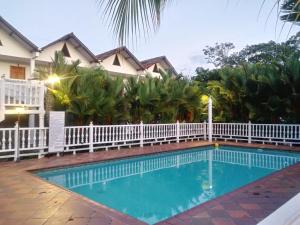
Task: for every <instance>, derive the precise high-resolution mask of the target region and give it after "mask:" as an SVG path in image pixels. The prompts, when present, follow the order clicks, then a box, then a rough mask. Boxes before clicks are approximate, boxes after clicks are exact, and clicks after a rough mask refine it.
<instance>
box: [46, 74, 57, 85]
mask: <svg viewBox="0 0 300 225" xmlns="http://www.w3.org/2000/svg"><path fill="white" fill-rule="evenodd" d="M59 81H60V77H59V76H57V74H51V75H49V77H48V79H47V80H46V81H45V82H46V83H47V84H51V85H53V84H55V83H59Z"/></svg>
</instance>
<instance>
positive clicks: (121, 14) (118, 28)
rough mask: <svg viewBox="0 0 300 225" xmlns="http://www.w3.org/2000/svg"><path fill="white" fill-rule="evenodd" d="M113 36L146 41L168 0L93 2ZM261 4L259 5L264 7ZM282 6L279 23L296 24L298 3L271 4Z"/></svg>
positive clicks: (295, 0)
mask: <svg viewBox="0 0 300 225" xmlns="http://www.w3.org/2000/svg"><path fill="white" fill-rule="evenodd" d="M96 1H97V2H98V5H99V7H100V8H101V9H102V11H103V14H104V17H106V19H107V20H108V21H109V26H110V27H111V29H112V31H113V33H114V34H115V35H116V37H117V38H118V40H119V43H120V44H121V45H122V44H124V43H126V42H128V40H131V41H134V40H137V38H140V37H147V36H148V34H149V33H150V32H153V31H156V30H157V29H158V28H159V26H160V22H161V15H162V13H163V11H164V9H165V6H166V5H167V4H168V3H170V2H172V0H143V1H141V0H96ZM264 2H265V1H263V2H262V4H264ZM280 3H282V7H281V11H282V13H283V15H282V16H281V17H280V18H281V19H282V20H283V21H287V22H293V23H295V22H299V20H300V14H299V0H274V6H276V5H277V4H278V5H279V4H280Z"/></svg>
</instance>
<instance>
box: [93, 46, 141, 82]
mask: <svg viewBox="0 0 300 225" xmlns="http://www.w3.org/2000/svg"><path fill="white" fill-rule="evenodd" d="M96 57H97V59H98V60H99V63H100V65H101V66H102V67H103V68H104V69H105V70H106V71H107V72H108V73H109V74H110V75H116V76H119V75H121V76H125V77H126V76H139V75H144V70H145V69H144V67H143V65H142V64H141V63H140V61H139V60H138V59H137V58H136V57H135V56H134V55H133V54H132V53H131V52H130V51H129V50H128V49H127V48H126V47H124V46H123V47H120V48H116V49H113V50H110V51H108V52H104V53H102V54H99V55H97V56H96Z"/></svg>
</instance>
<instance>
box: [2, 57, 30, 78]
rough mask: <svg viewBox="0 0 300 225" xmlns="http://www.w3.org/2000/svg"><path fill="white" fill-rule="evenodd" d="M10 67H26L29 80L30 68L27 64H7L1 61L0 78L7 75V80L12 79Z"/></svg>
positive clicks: (26, 75) (12, 62)
mask: <svg viewBox="0 0 300 225" xmlns="http://www.w3.org/2000/svg"><path fill="white" fill-rule="evenodd" d="M10 66H22V67H25V77H26V79H28V78H29V77H30V66H29V64H25V63H19V64H18V63H16V62H14V61H11V62H7V61H3V60H1V59H0V77H2V76H3V75H5V78H10Z"/></svg>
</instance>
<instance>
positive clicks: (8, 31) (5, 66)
mask: <svg viewBox="0 0 300 225" xmlns="http://www.w3.org/2000/svg"><path fill="white" fill-rule="evenodd" d="M38 55H39V48H38V47H37V46H36V45H35V44H33V43H32V42H31V41H30V40H28V39H27V38H26V37H25V36H23V35H22V34H21V33H20V32H19V31H18V30H17V29H16V28H14V27H13V26H12V25H10V24H9V23H8V22H7V21H6V20H4V19H3V18H2V17H0V76H1V77H5V78H7V79H9V78H10V79H23V80H25V79H29V78H31V74H32V72H33V71H34V69H35V60H36V58H37V57H38Z"/></svg>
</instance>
